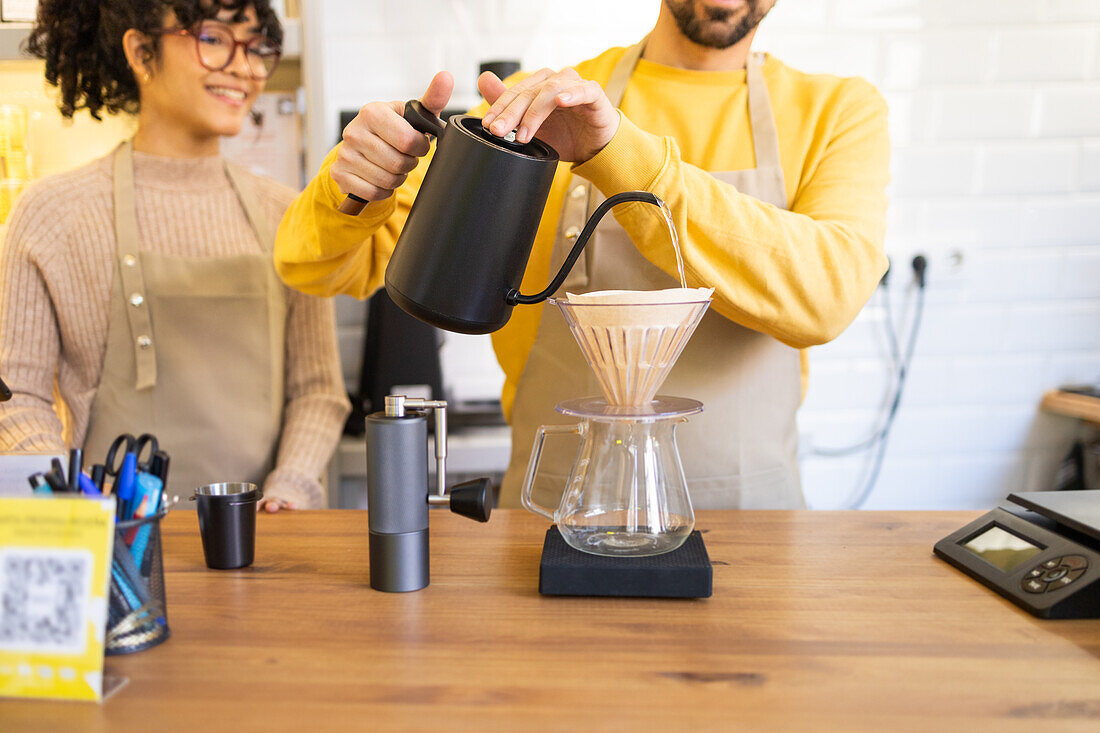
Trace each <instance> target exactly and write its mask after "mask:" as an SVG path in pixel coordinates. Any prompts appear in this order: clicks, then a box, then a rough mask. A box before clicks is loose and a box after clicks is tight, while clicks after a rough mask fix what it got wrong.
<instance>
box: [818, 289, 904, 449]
mask: <svg viewBox="0 0 1100 733" xmlns="http://www.w3.org/2000/svg"><path fill="white" fill-rule="evenodd" d="M882 293H883V307H884V309H885V311H886V319H885V320H886V334H887V336H888V338H889V342H890V361H891V365H892V366H893V368H894V369H895V374H894V380H893V381H894V397H892V398H891V400H890V402H891V403H892V404H891V407H892V408H893V411H891V409H890V408H887V409H884V410H883V415H882V417H881V418H879V419H877V420H876V421H875V423H876V424H878V425H880V426H881V427H878V428H876V429H875V431H874V432H873V433H871V434H870V435H869V436H867V437H866V438H864V439H863V440H861V441H859V442H858V443H853V444H852V445H846V446H844V447H842V448H816V447H811V448H810V453H812V454H813V455H815V456H824V457H826V458H843V457H844V456H851V455H855V454H856V453H862V452H863V451H865V450H867V449H868V448H873V447H874V445H875V443H877V442H878V441H880V440H882V438H883V436H885V435H886V433H887V432H889V430H890V422H891V421H892V420H893V417H894V413H896V411H897V409H896V405H897V404H898V395H899V392H900V389H899V387H900V384H901V382H902V381H904V377H903V376H902V359H901V349H900V348H899V346H898V336H897V332H896V330H895V329H894V315H893V309H892V308H891V305H890V293H889V292H888V291H887V289H886V287H885V283H883V288H882Z"/></svg>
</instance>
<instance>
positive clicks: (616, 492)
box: [522, 396, 703, 557]
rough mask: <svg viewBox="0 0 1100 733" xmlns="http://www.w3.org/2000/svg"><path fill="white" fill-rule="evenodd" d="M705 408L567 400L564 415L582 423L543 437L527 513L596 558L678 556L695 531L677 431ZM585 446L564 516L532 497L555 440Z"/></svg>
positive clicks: (526, 496) (691, 403)
mask: <svg viewBox="0 0 1100 733" xmlns="http://www.w3.org/2000/svg"><path fill="white" fill-rule="evenodd" d="M702 407H703V406H702V403H700V402H698V401H697V400H690V399H685V398H680V397H664V396H657V397H656V398H655V399H654V400H652V401H651V402H650V403H649V404H648V405H647V406H645V407H627V406H617V405H609V404H608V403H607V401H606V400H605V399H604V398H597V397H588V398H584V399H578V400H567V401H566V402H562V403H560V404H559V405H558V406H557V409H558V411H559V412H561V413H563V414H566V415H573V416H576V417H579V418H581V420H580V422H578V423H575V424H572V425H543V426H541V427H540V428H539V429H538V432H537V434H536V437H535V445H534V448H533V450H532V452H531V460H530V462H529V463H528V466H527V474H526V476H525V477H524V482H523V492H522V498H523V505H524V507H526V508H527V509H529V510H531V511H533V512H536V513H538V514H542V515H543V516H546V517H548V518H550V519H551V520H553V521H554V522H555V523H557V526H558V531H560V532H561V535H562V537H563V538H564V539H565V541H566V542H567V543H569V545H571V546H572V547H575V548H576V549H578V550H581V551H582V552H588V553H591V554H594V555H610V556H631V557H641V556H645V555H659V554H661V553H664V552H670V551H672V550H675V549H676V548H678V547H679V546H680V545H682V544H683V543H684V541H685V540H686V539H687V538H688V535H690V534H691V530H692V529H693V528H694V526H695V513H694V512H693V511H692V508H691V498H690V497H689V496H688V490H687V481H686V479H685V478H684V468H683V464H682V463H681V462H680V453H679V450H678V449H677V447H676V426H677V425H679V424H680V423H682V422H685V421H686V416H687V415H691V414H693V413H696V412H699V411H701V410H702ZM563 434H571V435H577V436H580V440H581V444H580V448H579V449H578V451H577V455H576V459H575V460H574V462H573V466H572V469H571V471H570V474H569V478H568V479H567V480H566V483H565V487H564V491H563V493H562V496H561V502H560V504H559V505H558V507H557V509H556V510H551V509H550V508H549V507H544V506H541V505H540V504H538V503H537V502H536V501H535V500H534V499H533V497H532V489H533V487H534V484H535V477H536V475H537V474H538V472H539V462H540V459H541V457H542V449H543V445H544V443H545V441H546V439H547V437H549V436H552V435H563Z"/></svg>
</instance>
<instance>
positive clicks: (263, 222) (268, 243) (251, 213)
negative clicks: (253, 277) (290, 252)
mask: <svg viewBox="0 0 1100 733" xmlns="http://www.w3.org/2000/svg"><path fill="white" fill-rule="evenodd" d="M225 173H226V175H227V176H228V177H229V183H230V184H232V186H233V190H234V191H236V192H237V199H238V200H239V201H240V202H241V206H242V207H244V213H245V216H247V217H248V223H249V224H251V225H252V231H253V232H255V234H256V239H258V240H260V246H261V247H263V250H264V251H265V252H272V251H274V249H275V232H274V231H273V230H272V228H271V223H270V221H269V220H268V218H267V217H266V216H264V211H263V207H261V206H260V200H259V198H257V196H256V194H255V193H254V192H253V189H252V188H251V187H250V186H248V185H247V184H246V183H245V180H244V176H243V174H242V172H241V169H240V168H238V167H237V166H236V165H234V164H233V163H230V162H229V161H226V162H225Z"/></svg>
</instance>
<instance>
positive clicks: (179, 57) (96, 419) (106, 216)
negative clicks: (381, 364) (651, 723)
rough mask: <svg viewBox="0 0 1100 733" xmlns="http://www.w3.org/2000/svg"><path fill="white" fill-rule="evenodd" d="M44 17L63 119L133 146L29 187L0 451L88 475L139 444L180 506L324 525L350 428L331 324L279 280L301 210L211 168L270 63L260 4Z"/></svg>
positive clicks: (270, 23)
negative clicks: (285, 242)
mask: <svg viewBox="0 0 1100 733" xmlns="http://www.w3.org/2000/svg"><path fill="white" fill-rule="evenodd" d="M38 13H39V15H38V22H37V24H36V26H35V28H34V30H33V31H32V34H31V37H30V41H29V44H28V46H29V49H30V50H31V52H32V53H34V54H35V55H37V56H39V57H41V58H43V59H45V60H46V79H47V80H48V81H49V82H50V83H51V84H54V85H56V86H57V87H58V88H59V90H60V105H59V106H60V109H61V112H62V114H64V115H66V116H72V114H73V112H74V111H76V110H79V109H83V108H86V109H87V110H88V111H89V112H90V113H91V115H92V116H93V117H95V118H96V119H100V115H101V113H102V112H103V111H104V110H106V111H107V112H108V113H119V112H125V113H131V114H136V115H137V133H136V134H135V135H134V137H133V139H132V140H128V141H126V142H124V143H122V144H121V145H120V146H119V147H118V148H117V149H116V150H115V151H113V152H112V153H111V154H109V155H107V156H106V157H105V158H102V159H100V160H96V161H94V162H92V163H90V164H88V165H86V166H83V167H81V168H78V169H76V170H74V171H71V172H68V173H64V174H60V175H57V176H52V177H49V178H46V179H43V180H42V181H39V182H37V183H36V184H34V185H32V186H31V187H29V188H28V189H27V191H26V192H25V193H24V194H23V196H22V198H21V200H20V202H19V204H18V206H17V209H16V211H15V212H13V214H12V217H11V220H10V228H9V231H8V235H7V238H6V241H5V245H4V249H3V252H2V256H0V373H3V374H4V377H5V379H7V380H8V382H9V384H10V386H11V388H12V391H13V392H14V393H15V397H14V399H13V400H11V401H10V402H7V403H5V404H4V406H3V409H2V410H0V451H13V450H44V451H61V450H63V449H64V448H65V447H66V444H68V445H76V446H79V445H83V446H84V449H85V456H86V460H87V461H88V462H89V463H91V462H98V461H101V460H102V459H103V456H104V455H105V453H106V448H107V446H108V445H109V444H110V442H111V441H112V440H113V438H114V437H115V436H116V435H118V434H120V433H123V432H127V433H133V434H139V433H143V432H150V433H154V434H155V435H156V436H157V437H158V438H159V440H160V444H161V446H162V448H164V449H165V450H167V451H168V452H169V453H170V454H171V459H172V460H171V473H170V476H169V484H170V490H171V491H172V492H173V493H177V494H180V493H182V494H189V493H190V492H191V490H192V489H193V488H194V487H195V486H197V485H200V484H203V483H209V482H212V481H241V480H244V481H252V482H255V483H259V484H262V486H263V489H264V497H265V498H264V502H265V505H266V508H267V510H268V511H277V510H278V509H279V508H280V507H285V508H295V507H300V508H307V507H308V508H318V507H320V506H321V505H322V498H323V490H322V487H321V484H320V483H319V481H318V478H319V476H320V475H321V473H322V471H323V469H324V466H325V464H326V462H327V461H328V458H329V457H330V455H331V453H332V450H333V448H334V446H335V444H336V441H337V440H338V438H339V434H340V430H341V426H342V425H343V421H344V418H345V417H346V414H347V411H348V404H347V398H346V395H345V392H344V389H343V386H342V380H341V376H340V370H339V362H338V357H337V352H336V343H335V329H334V322H333V321H334V319H333V311H332V305H331V303H326V302H325V301H323V300H320V299H315V298H312V297H309V296H305V295H302V294H300V293H296V292H294V291H291V290H288V289H287V288H285V287H284V286H282V285H281V283H280V282H279V280H278V278H277V276H276V275H275V272H274V269H273V267H272V264H271V247H272V244H273V239H274V232H275V230H276V228H277V226H278V223H279V220H280V218H281V216H282V214H283V211H284V209H285V208H286V206H287V205H288V203H289V202H290V200H291V199H292V198H293V196H294V192H292V191H290V190H289V189H286V188H285V187H283V186H280V185H278V184H276V183H274V182H272V181H270V180H267V179H263V178H260V177H257V176H254V175H251V174H249V173H246V172H244V171H242V170H240V169H238V168H235V167H234V166H232V165H228V164H227V163H226V162H225V161H224V160H223V159H221V158H220V157H219V156H218V149H219V148H218V145H219V138H220V137H221V136H224V135H235V134H237V132H238V131H239V130H240V128H241V124H242V122H243V119H244V116H245V115H246V114H248V112H249V109H250V108H251V106H252V104H253V103H254V102H255V100H256V97H257V95H259V94H260V92H262V91H263V88H264V84H265V81H266V79H267V77H268V76H269V75H270V74H271V72H272V70H273V69H274V67H275V64H276V63H277V62H278V57H279V44H280V41H281V39H282V28H281V27H280V25H279V21H278V19H277V18H276V16H275V14H274V12H273V11H272V10H271V7H270V4H269V0H109V1H108V0H102V1H100V2H96V1H95V0H43V2H42V3H41V4H40V6H39V11H38ZM55 384H56V395H57V396H59V397H60V401H59V403H58V409H57V410H55V409H54V402H55ZM59 414H60V415H64V416H65V418H66V419H62V418H61V417H59Z"/></svg>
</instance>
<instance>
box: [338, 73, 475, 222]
mask: <svg viewBox="0 0 1100 733" xmlns="http://www.w3.org/2000/svg"><path fill="white" fill-rule="evenodd" d="M454 85H455V82H454V78H453V77H452V76H451V74H450V73H449V72H446V71H441V72H439V73H438V74H436V75H435V77H434V78H433V79H432V83H431V84H429V85H428V90H427V91H426V92H424V96H423V97H421V98H420V101H421V102H422V103H423V104H424V106H425V107H427V108H428V110H429V111H430V112H431V113H432V114H435V115H438V114H439V113H440V112H442V111H443V108H444V107H445V106H446V105H447V101H448V100H449V99H450V98H451V92H452V91H453V90H454ZM404 111H405V103H404V102H371V103H370V104H367V105H365V106H363V107H362V108H361V109H360V110H359V114H357V115H356V116H355V119H353V120H352V121H351V122H349V123H348V126H347V127H345V128H344V135H343V141H342V142H341V144H340V147H339V149H338V150H337V152H336V160H335V161H334V162H333V164H332V167H331V168H330V169H329V175H331V176H332V180H334V181H336V185H337V186H339V187H340V190H341V191H343V192H344V193H345V194H348V193H352V194H355V195H356V196H358V197H359V198H361V199H363V200H364V201H381V200H382V199H386V198H389V197H390V196H392V195H393V192H394V190H396V189H397V188H398V187H399V186H400V185H401V184H402V183H404V182H405V178H406V177H408V175H409V171H411V170H412V169H413V168H415V167H416V164H417V162H418V161H419V160H420V158H421V157H423V156H424V155H427V153H428V148H429V144H428V137H427V135H425V134H424V133H422V132H418V131H417V130H416V129H415V128H413V126H412V125H410V124H409V123H408V122H407V121H406V120H405V118H404V117H402V114H403V113H404Z"/></svg>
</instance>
